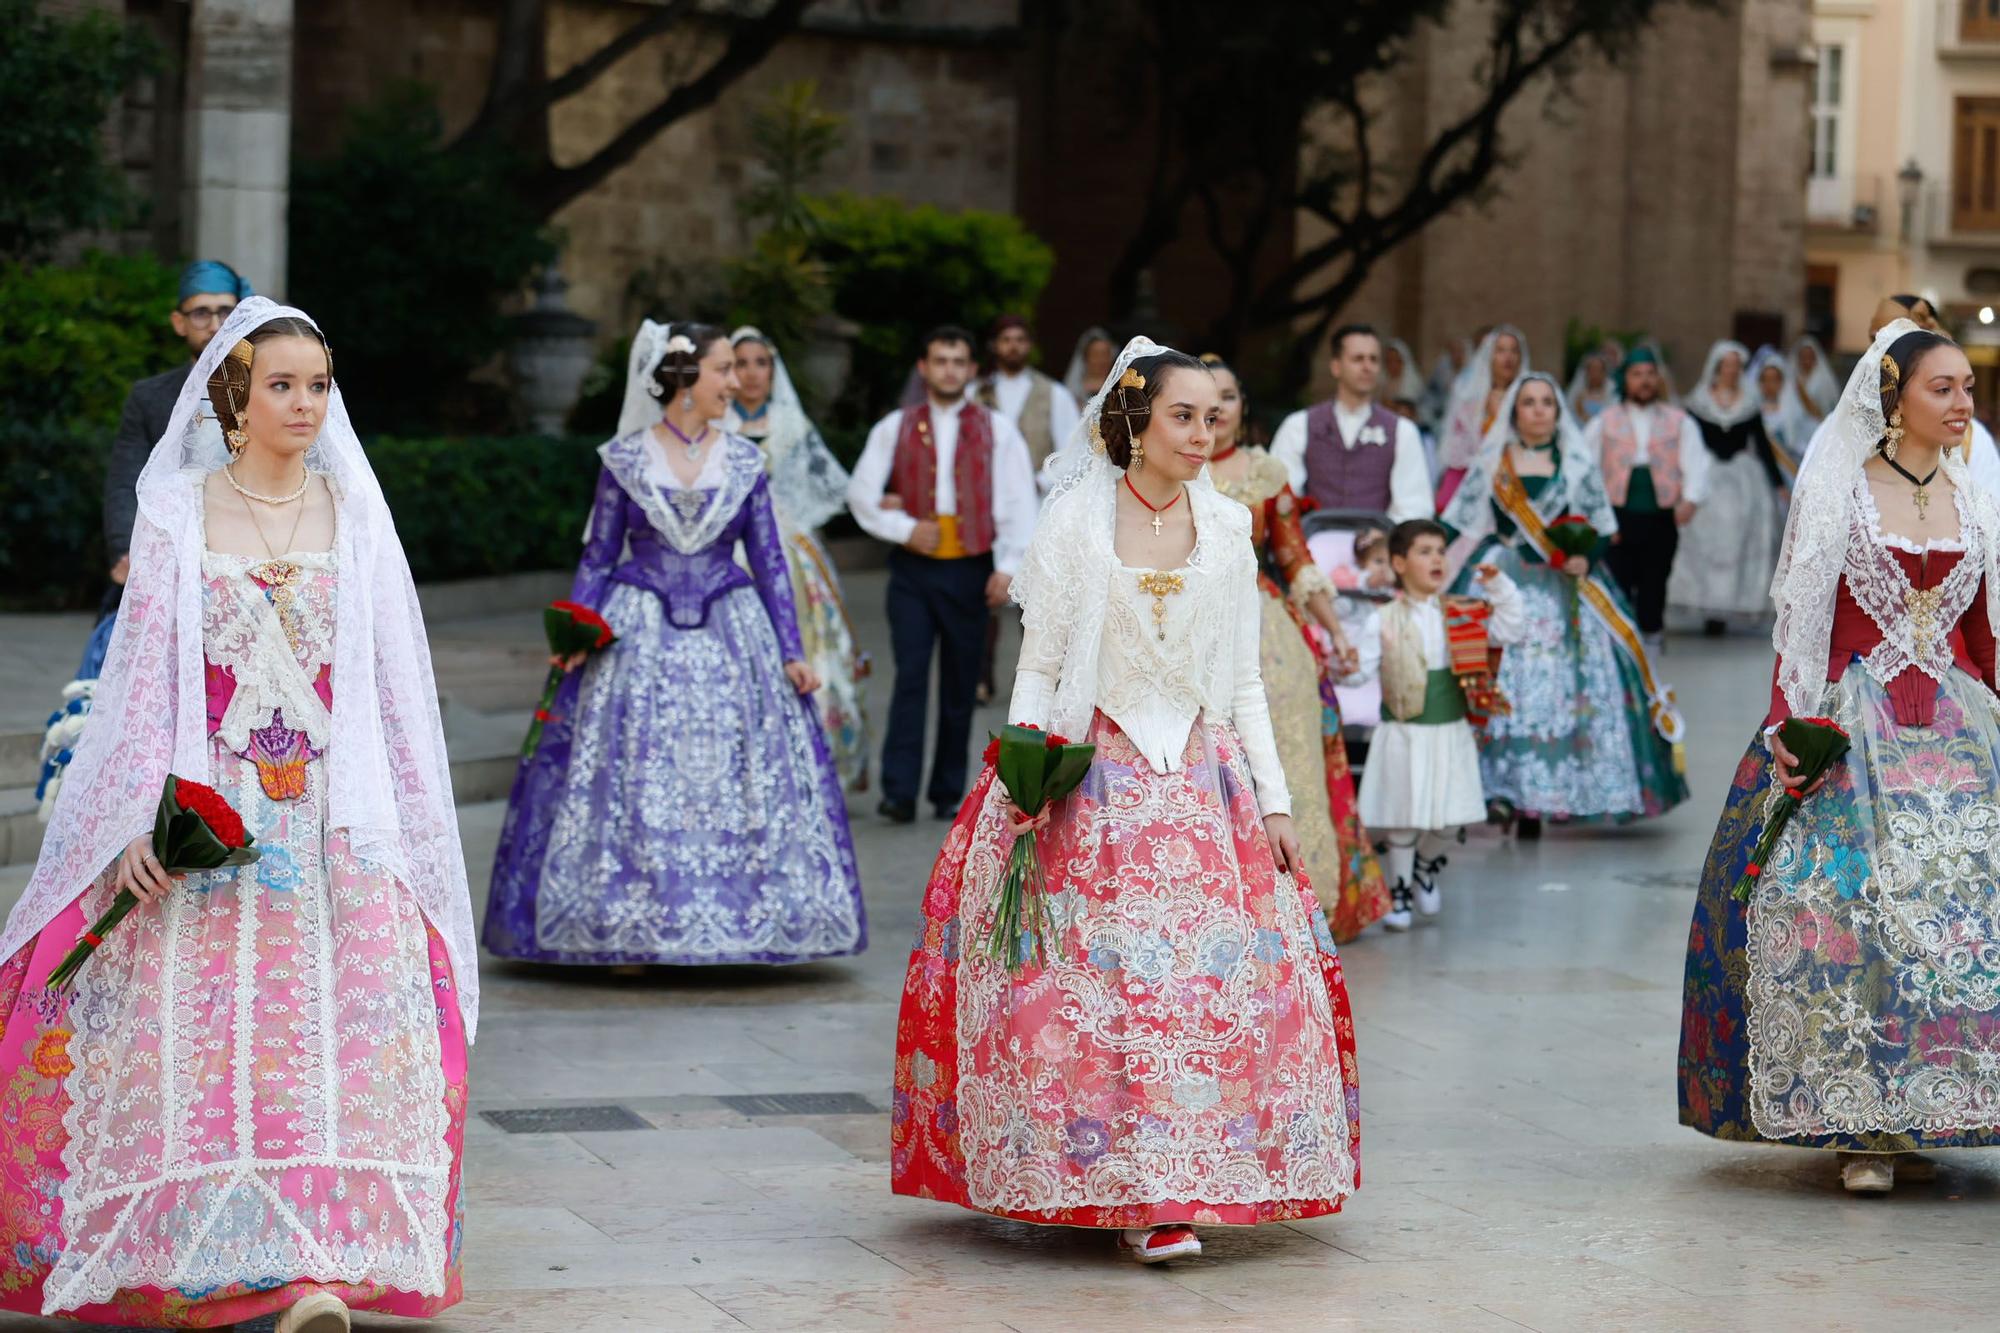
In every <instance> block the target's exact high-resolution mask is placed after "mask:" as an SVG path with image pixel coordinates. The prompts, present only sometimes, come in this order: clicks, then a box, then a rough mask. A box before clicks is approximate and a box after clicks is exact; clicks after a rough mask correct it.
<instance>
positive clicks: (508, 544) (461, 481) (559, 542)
mask: <svg viewBox="0 0 2000 1333" xmlns="http://www.w3.org/2000/svg"><path fill="white" fill-rule="evenodd" d="M108 441H109V436H108V435H107V434H103V433H100V432H97V431H93V430H88V429H80V428H78V427H76V426H75V425H73V424H72V423H69V422H66V421H62V420H44V421H40V422H34V421H25V420H19V419H12V418H0V523H4V524H5V525H6V530H7V538H6V541H5V542H4V543H0V607H4V608H5V609H8V610H17V611H18V610H44V611H46V610H65V609H76V608H81V607H90V606H95V605H96V604H97V601H98V598H99V597H101V596H102V595H103V592H104V586H105V584H104V571H105V568H106V562H105V558H104V537H103V527H104V520H103V504H104V466H105V459H106V456H107V455H108V453H109V443H108ZM598 443H599V442H598V441H596V440H586V439H578V438H569V439H548V438H545V437H540V436H528V437H510V438H491V439H477V438H469V439H421V440H419V439H397V438H382V439H377V440H375V441H373V442H372V443H370V444H369V445H368V446H367V450H368V460H369V462H370V464H371V465H372V466H373V467H374V469H375V475H376V476H377V477H378V478H380V479H381V482H382V490H383V493H384V494H385V495H386V496H387V497H388V500H389V510H390V513H392V514H393V515H394V516H395V519H396V531H397V533H398V535H400V536H401V538H402V541H403V550H404V551H405V552H406V553H407V554H408V555H409V558H410V570H411V572H412V573H413V574H414V575H415V576H416V579H417V581H418V582H419V583H429V582H435V581H438V580H442V579H464V578H477V577H480V576H483V575H489V574H512V573H516V572H518V571H523V570H536V569H569V568H571V567H573V566H574V565H575V564H576V557H577V553H578V551H579V549H580V547H581V545H582V541H583V525H584V522H585V520H586V519H587V518H588V516H589V512H590V498H591V492H592V489H593V487H594V486H595V485H596V482H597V468H598V460H597V444H598Z"/></svg>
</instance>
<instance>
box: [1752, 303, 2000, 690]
mask: <svg viewBox="0 0 2000 1333" xmlns="http://www.w3.org/2000/svg"><path fill="white" fill-rule="evenodd" d="M1915 332H1917V326H1916V325H1915V324H1913V323H1912V322H1910V321H1909V320H1907V319H1899V320H1895V321H1894V322H1892V323H1890V324H1888V325H1887V326H1885V327H1884V328H1883V329H1882V331H1881V332H1880V333H1877V334H1876V335H1875V341H1874V342H1873V343H1871V344H1869V347H1868V351H1867V352H1866V353H1865V354H1863V356H1862V358H1861V360H1860V361H1858V362H1856V363H1855V366H1854V371H1853V373H1852V374H1850V375H1849V376H1848V377H1847V387H1846V388H1845V389H1843V390H1842V391H1841V394H1840V402H1839V404H1838V405H1837V406H1836V407H1835V408H1834V410H1833V413H1832V415H1830V416H1828V417H1827V419H1826V421H1825V422H1824V423H1823V424H1822V426H1821V428H1820V429H1821V432H1822V434H1821V435H1820V436H1818V437H1816V438H1817V443H1816V444H1815V445H1814V447H1813V448H1812V450H1811V452H1809V453H1808V454H1807V455H1806V459H1805V462H1803V463H1801V464H1800V465H1799V475H1798V480H1797V481H1796V482H1795V483H1794V484H1793V487H1792V513H1791V519H1790V521H1789V522H1787V523H1786V524H1785V540H1784V545H1783V547H1782V548H1781V549H1780V551H1779V553H1778V572H1777V573H1776V575H1774V576H1773V577H1772V579H1771V599H1772V601H1774V602H1775V603H1777V608H1778V620H1777V624H1776V625H1775V626H1774V627H1773V628H1772V630H1771V646H1772V647H1774V648H1776V649H1777V650H1778V687H1779V688H1780V689H1781V690H1783V691H1784V694H1785V702H1786V703H1787V704H1788V705H1790V707H1791V710H1792V712H1793V713H1794V714H1798V715H1809V714H1812V713H1816V712H1818V711H1819V707H1820V692H1821V690H1822V689H1823V688H1824V686H1825V685H1826V659H1827V652H1828V649H1829V648H1830V646H1831V644H1832V640H1833V607H1834V598H1835V594H1836V592H1837V591H1838V588H1839V584H1840V575H1841V571H1842V570H1843V569H1844V568H1845V567H1846V564H1847V552H1848V544H1849V543H1850V542H1853V541H1870V540H1873V538H1872V535H1871V534H1869V533H1867V532H1865V531H1863V530H1862V526H1861V525H1862V524H1864V523H1865V522H1866V519H1865V517H1864V515H1865V512H1866V511H1865V510H1864V509H1863V508H1862V506H1861V504H1860V500H1859V495H1860V490H1861V488H1862V487H1863V486H1866V485H1867V484H1868V482H1867V478H1866V477H1865V476H1864V475H1863V473H1862V470H1861V469H1862V465H1863V464H1864V463H1866V462H1867V461H1868V457H1869V455H1870V454H1872V453H1874V452H1875V446H1876V444H1877V443H1878V442H1879V441H1880V440H1881V438H1882V433H1883V430H1884V429H1885V428H1886V422H1885V421H1884V419H1883V413H1882V387H1881V375H1882V358H1883V357H1884V356H1885V355H1887V353H1888V351H1889V348H1890V347H1892V346H1894V345H1895V342H1896V340H1897V339H1898V338H1901V337H1902V336H1903V335H1904V334H1906V333H1915ZM1940 466H1942V467H1943V469H1944V474H1945V476H1947V477H1949V478H1950V479H1951V484H1952V486H1953V488H1954V489H1956V490H1957V492H1958V493H1959V495H1960V496H1961V497H1963V499H1964V501H1965V503H1966V505H1967V506H1968V508H1970V509H1971V511H1972V514H1973V518H1974V521H1975V523H1976V524H1977V526H1978V529H1979V532H1978V537H1979V542H1980V546H1981V550H1980V553H1979V555H1980V558H1981V559H1983V560H1984V561H1985V562H1986V613H1987V615H1988V617H1989V618H1991V619H1992V621H1993V623H1994V624H1996V625H2000V506H1996V504H1995V501H1994V499H1993V497H1992V496H1990V495H1988V494H1986V493H1985V492H1984V491H1982V490H1980V489H1979V488H1978V487H1977V486H1974V485H1973V484H1972V478H1971V477H1970V475H1968V473H1967V471H1966V465H1965V458H1964V451H1963V450H1961V449H1947V450H1945V452H1944V457H1943V460H1942V462H1941V464H1940Z"/></svg>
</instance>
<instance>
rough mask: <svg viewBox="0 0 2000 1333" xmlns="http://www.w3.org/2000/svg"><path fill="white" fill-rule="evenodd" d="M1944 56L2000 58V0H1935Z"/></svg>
mask: <svg viewBox="0 0 2000 1333" xmlns="http://www.w3.org/2000/svg"><path fill="white" fill-rule="evenodd" d="M1934 3H1935V4H1936V5H1937V24H1936V27H1937V53H1938V58H1939V59H1941V60H1995V61H2000V0H1934Z"/></svg>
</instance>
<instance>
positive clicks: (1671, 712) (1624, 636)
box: [1493, 453, 1687, 772]
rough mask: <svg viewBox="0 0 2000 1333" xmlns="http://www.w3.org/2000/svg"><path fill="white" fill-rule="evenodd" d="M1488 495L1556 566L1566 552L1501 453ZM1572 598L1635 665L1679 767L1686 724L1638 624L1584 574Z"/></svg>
mask: <svg viewBox="0 0 2000 1333" xmlns="http://www.w3.org/2000/svg"><path fill="white" fill-rule="evenodd" d="M1493 499H1494V500H1495V502H1497V503H1498V504H1499V506H1500V507H1501V508H1502V509H1504V510H1505V511H1506V512H1507V517H1509V518H1511V519H1513V520H1514V526H1515V527H1517V528H1519V529H1520V530H1521V532H1522V534H1523V535H1524V536H1526V537H1527V539H1528V540H1529V541H1531V542H1533V543H1534V544H1535V549H1536V550H1537V551H1540V552H1541V554H1542V558H1543V559H1545V560H1547V561H1548V562H1549V563H1550V564H1552V565H1556V566H1558V567H1560V566H1561V564H1562V562H1563V561H1564V560H1565V559H1567V558H1568V557H1567V556H1566V555H1565V554H1564V553H1563V551H1562V548H1560V547H1558V546H1557V545H1556V544H1555V542H1554V541H1552V540H1550V538H1549V530H1548V528H1547V526H1546V525H1544V524H1543V522H1542V516H1541V515H1540V514H1538V513H1536V512H1535V506H1534V505H1533V503H1531V502H1530V501H1529V499H1528V490H1527V487H1525V486H1523V485H1522V484H1521V478H1520V475H1519V474H1518V473H1516V472H1515V471H1514V460H1513V459H1512V458H1509V457H1508V456H1507V455H1506V454H1505V453H1503V454H1501V455H1500V465H1499V467H1498V468H1497V469H1496V470H1495V471H1494V474H1493ZM1576 591H1577V595H1578V597H1579V598H1580V599H1581V600H1582V601H1583V602H1585V603H1586V604H1588V605H1589V607H1590V609H1591V612H1592V613H1593V614H1594V615H1596V617H1597V618H1598V619H1599V620H1600V621H1602V622H1603V623H1604V627H1605V628H1606V629H1608V630H1610V631H1611V637H1612V639H1613V640H1614V641H1615V642H1616V643H1617V644H1618V646H1619V647H1620V648H1622V649H1623V650H1624V651H1625V655H1626V656H1627V657H1629V658H1630V659H1632V664H1633V665H1634V666H1636V667H1638V668H1639V679H1640V680H1641V681H1643V682H1645V686H1646V711H1647V714H1648V715H1649V716H1650V717H1651V719H1652V723H1653V730H1654V731H1657V732H1658V733H1659V734H1660V739H1661V740H1663V741H1665V742H1666V743H1667V744H1669V745H1671V746H1673V747H1674V769H1675V771H1676V772H1685V771H1686V764H1687V758H1686V755H1685V753H1684V752H1683V750H1682V748H1681V741H1682V739H1683V738H1684V737H1685V736H1686V735H1687V723H1686V722H1685V721H1684V720H1683V719H1682V717H1681V710H1680V709H1679V708H1678V707H1677V706H1676V705H1675V703H1674V687H1673V686H1671V685H1669V684H1667V683H1666V682H1664V681H1662V680H1660V679H1659V678H1658V677H1657V676H1655V675H1654V674H1653V664H1652V662H1651V661H1650V660H1649V659H1648V658H1647V657H1646V645H1645V642H1644V640H1642V639H1641V638H1640V637H1639V627H1638V626H1637V625H1634V624H1633V623H1632V621H1631V619H1630V618H1629V617H1628V616H1626V614H1625V613H1624V612H1623V611H1621V610H1619V609H1618V603H1616V602H1614V601H1612V600H1611V594H1609V593H1607V592H1606V591H1604V589H1603V588H1601V587H1599V586H1598V584H1597V582H1596V580H1594V579H1592V578H1590V577H1588V576H1585V577H1583V578H1580V579H1578V580H1577V581H1576Z"/></svg>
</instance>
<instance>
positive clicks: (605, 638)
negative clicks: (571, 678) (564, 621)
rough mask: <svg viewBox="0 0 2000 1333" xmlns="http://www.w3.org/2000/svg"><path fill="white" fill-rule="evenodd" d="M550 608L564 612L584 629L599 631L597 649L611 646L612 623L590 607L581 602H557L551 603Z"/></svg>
mask: <svg viewBox="0 0 2000 1333" xmlns="http://www.w3.org/2000/svg"><path fill="white" fill-rule="evenodd" d="M550 606H552V607H553V608H554V609H556V610H558V611H561V612H563V613H564V614H565V615H567V616H568V617H569V618H570V619H571V620H573V621H575V622H576V623H577V624H579V625H582V626H583V627H584V628H586V629H592V630H596V631H597V643H596V645H595V646H596V647H599V648H605V647H609V646H610V643H611V639H612V637H613V636H612V633H611V625H610V622H609V621H607V620H605V618H604V617H603V616H601V615H599V614H597V612H595V611H593V610H591V609H590V608H589V607H587V606H585V605H584V604H583V603H581V602H571V601H557V602H551V603H550Z"/></svg>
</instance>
